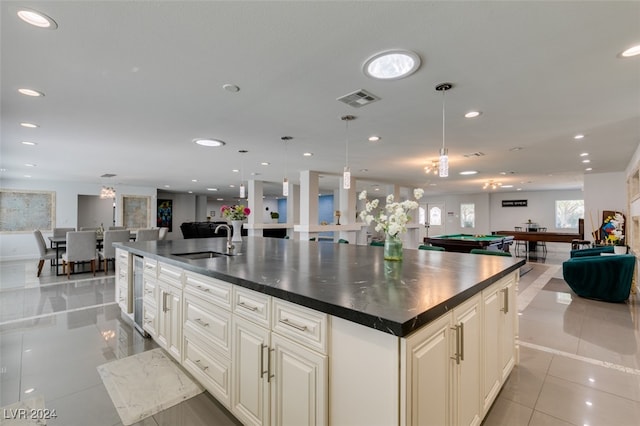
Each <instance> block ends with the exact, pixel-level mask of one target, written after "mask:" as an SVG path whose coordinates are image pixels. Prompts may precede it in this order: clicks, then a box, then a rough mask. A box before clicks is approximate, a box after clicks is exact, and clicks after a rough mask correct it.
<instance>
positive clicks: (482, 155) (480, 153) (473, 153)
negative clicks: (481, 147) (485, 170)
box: [464, 152, 484, 158]
mask: <svg viewBox="0 0 640 426" xmlns="http://www.w3.org/2000/svg"><path fill="white" fill-rule="evenodd" d="M464 156H465V157H466V158H471V157H484V152H472V153H471V154H464Z"/></svg>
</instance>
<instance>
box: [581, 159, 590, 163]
mask: <svg viewBox="0 0 640 426" xmlns="http://www.w3.org/2000/svg"><path fill="white" fill-rule="evenodd" d="M582 162H583V163H590V162H591V160H589V159H587V160H582Z"/></svg>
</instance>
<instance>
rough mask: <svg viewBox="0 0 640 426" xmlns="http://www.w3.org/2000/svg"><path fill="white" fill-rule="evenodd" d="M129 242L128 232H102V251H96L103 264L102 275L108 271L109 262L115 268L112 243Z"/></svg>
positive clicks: (122, 230) (114, 250)
mask: <svg viewBox="0 0 640 426" xmlns="http://www.w3.org/2000/svg"><path fill="white" fill-rule="evenodd" d="M127 241H129V230H127V229H119V230H113V231H105V232H104V240H103V244H102V250H99V251H98V256H99V258H100V260H102V261H103V262H104V274H105V275H106V274H107V272H108V270H109V268H108V267H109V261H110V260H112V261H113V264H114V267H115V260H116V248H115V247H113V243H126V242H127Z"/></svg>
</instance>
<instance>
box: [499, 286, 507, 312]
mask: <svg viewBox="0 0 640 426" xmlns="http://www.w3.org/2000/svg"><path fill="white" fill-rule="evenodd" d="M501 291H502V296H503V298H502V305H503V306H504V308H502V309H500V310H501V311H502V312H504V313H505V314H508V313H509V288H508V287H507V288H503V289H502V290H501Z"/></svg>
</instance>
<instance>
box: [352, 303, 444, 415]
mask: <svg viewBox="0 0 640 426" xmlns="http://www.w3.org/2000/svg"><path fill="white" fill-rule="evenodd" d="M451 326H452V323H451V314H446V315H443V316H442V317H440V318H438V319H437V320H435V321H433V322H432V323H430V324H429V325H427V326H425V327H423V328H422V329H420V330H418V331H417V332H416V333H415V334H413V335H411V336H410V337H409V338H407V340H406V374H407V387H408V388H407V390H406V392H407V424H408V425H434V426H442V425H450V424H452V415H453V413H452V405H451V403H452V401H451V397H450V394H451V381H452V371H451V365H452V360H451V354H452V350H451V344H450V343H451V336H452V335H453V331H452V329H451ZM364 386H365V387H366V385H364Z"/></svg>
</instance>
